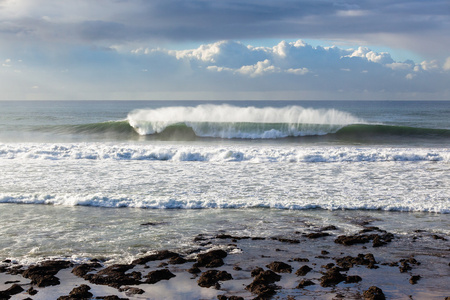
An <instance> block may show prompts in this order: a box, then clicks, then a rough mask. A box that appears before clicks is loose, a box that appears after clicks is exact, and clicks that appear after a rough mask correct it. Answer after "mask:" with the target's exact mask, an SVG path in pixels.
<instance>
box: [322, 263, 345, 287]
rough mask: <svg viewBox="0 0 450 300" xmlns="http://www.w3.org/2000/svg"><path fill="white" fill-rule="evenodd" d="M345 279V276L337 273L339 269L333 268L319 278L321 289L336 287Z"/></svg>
mask: <svg viewBox="0 0 450 300" xmlns="http://www.w3.org/2000/svg"><path fill="white" fill-rule="evenodd" d="M345 279H346V276H345V275H342V274H341V273H340V272H339V268H337V267H334V268H331V269H329V270H328V271H327V272H326V273H325V274H324V275H323V276H322V277H321V278H320V285H321V286H323V287H329V286H333V285H336V284H338V283H340V282H342V281H344V280H345Z"/></svg>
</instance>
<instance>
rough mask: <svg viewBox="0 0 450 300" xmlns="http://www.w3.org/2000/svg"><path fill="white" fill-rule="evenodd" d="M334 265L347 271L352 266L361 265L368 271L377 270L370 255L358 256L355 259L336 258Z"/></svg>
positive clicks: (348, 257) (374, 261)
mask: <svg viewBox="0 0 450 300" xmlns="http://www.w3.org/2000/svg"><path fill="white" fill-rule="evenodd" d="M336 263H337V265H338V266H340V267H342V268H345V269H349V268H352V267H353V266H354V265H362V266H367V268H369V269H376V268H378V267H377V266H375V264H377V262H376V260H375V258H374V257H373V254H372V253H368V254H358V256H356V257H351V256H346V257H342V258H337V259H336Z"/></svg>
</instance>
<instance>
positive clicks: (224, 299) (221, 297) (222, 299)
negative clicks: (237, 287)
mask: <svg viewBox="0 0 450 300" xmlns="http://www.w3.org/2000/svg"><path fill="white" fill-rule="evenodd" d="M217 299H219V300H244V298H242V297H239V296H230V297H227V296H225V295H217Z"/></svg>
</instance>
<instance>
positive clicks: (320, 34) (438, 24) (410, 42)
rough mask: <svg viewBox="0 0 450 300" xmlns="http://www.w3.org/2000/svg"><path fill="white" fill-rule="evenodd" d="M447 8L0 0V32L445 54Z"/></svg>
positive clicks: (9, 37)
mask: <svg viewBox="0 0 450 300" xmlns="http://www.w3.org/2000/svg"><path fill="white" fill-rule="evenodd" d="M448 9H449V6H448V1H447V0H429V1H416V0H404V1H401V2H398V1H396V2H392V1H379V0H365V1H357V2H355V1H351V0H343V1H332V0H323V1H316V0H303V1H291V0H279V1H276V2H273V1H265V0H264V1H260V0H242V1H234V0H223V1H208V0H190V1H184V0H154V1H146V0H133V1H130V0H98V1H91V0H78V1H60V0H40V1H36V0H21V1H12V0H8V1H2V2H0V20H1V21H0V39H1V40H3V41H10V42H13V43H15V44H17V43H22V44H20V45H23V43H30V42H33V43H42V46H45V45H49V46H52V45H54V44H58V43H62V44H82V45H89V46H91V45H95V46H100V47H109V46H111V45H119V44H120V45H124V44H129V43H141V44H143V43H147V44H153V45H155V44H162V43H179V42H183V41H184V42H192V41H194V42H200V43H204V42H205V41H217V40H242V39H246V40H249V39H273V38H293V39H296V38H299V37H301V38H305V39H307V38H311V39H324V40H339V41H345V40H350V41H353V42H355V41H358V42H360V43H362V44H381V45H387V46H388V47H395V48H402V49H408V50H411V51H416V52H419V53H420V54H423V55H425V56H427V57H431V56H436V59H445V58H446V57H447V56H448V51H447V49H449V48H450V35H449V34H448V33H449V31H450V15H449V14H448ZM418 41H420V42H418ZM18 45H19V44H18ZM35 45H36V44H35ZM280 50H281V49H280ZM280 54H281V52H280Z"/></svg>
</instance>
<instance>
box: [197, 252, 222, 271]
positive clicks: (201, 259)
mask: <svg viewBox="0 0 450 300" xmlns="http://www.w3.org/2000/svg"><path fill="white" fill-rule="evenodd" d="M226 256H227V252H225V251H224V250H212V251H209V252H206V253H203V254H199V255H198V256H197V263H195V264H194V266H196V267H207V268H216V267H220V266H223V264H224V262H223V258H225V257H226Z"/></svg>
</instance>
